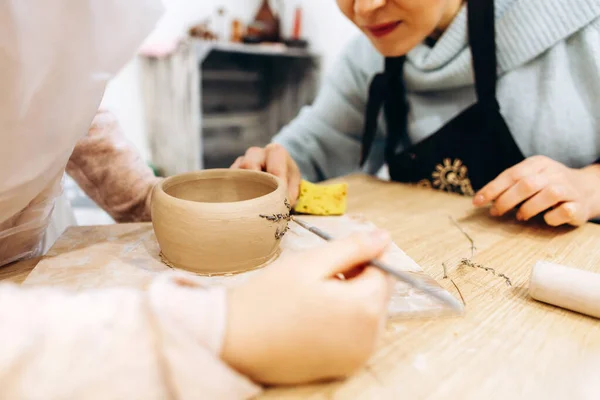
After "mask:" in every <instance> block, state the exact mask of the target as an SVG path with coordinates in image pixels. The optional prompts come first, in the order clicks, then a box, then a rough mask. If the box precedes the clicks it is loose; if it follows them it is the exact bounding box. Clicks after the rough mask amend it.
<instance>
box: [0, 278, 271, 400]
mask: <svg viewBox="0 0 600 400" xmlns="http://www.w3.org/2000/svg"><path fill="white" fill-rule="evenodd" d="M192 286H194V287H192ZM225 313H226V294H225V289H222V288H219V289H210V290H203V289H199V288H198V287H197V285H195V284H194V283H193V281H191V280H190V281H186V280H183V279H182V278H178V277H172V276H162V277H160V278H158V279H157V280H156V281H155V283H154V284H153V285H152V286H151V288H150V289H149V291H148V292H139V291H135V290H130V289H103V290H97V291H87V292H82V293H78V294H75V293H68V292H63V291H59V290H57V289H51V288H32V289H24V288H20V287H17V286H11V285H0V327H1V329H0V388H2V389H1V397H3V398H10V399H13V398H43V399H64V398H92V399H133V398H140V399H142V398H143V399H169V398H171V399H197V398H219V399H245V398H251V397H253V396H255V395H257V394H258V393H260V390H261V389H260V387H258V386H257V385H255V384H254V383H252V382H251V381H250V380H248V379H247V378H245V377H243V376H241V375H240V374H238V373H237V372H236V371H234V370H232V369H231V368H229V367H228V366H227V365H226V364H225V363H224V362H223V361H222V360H220V358H219V356H218V355H219V353H220V347H221V341H222V339H223V334H224V330H225V320H226V314H225Z"/></svg>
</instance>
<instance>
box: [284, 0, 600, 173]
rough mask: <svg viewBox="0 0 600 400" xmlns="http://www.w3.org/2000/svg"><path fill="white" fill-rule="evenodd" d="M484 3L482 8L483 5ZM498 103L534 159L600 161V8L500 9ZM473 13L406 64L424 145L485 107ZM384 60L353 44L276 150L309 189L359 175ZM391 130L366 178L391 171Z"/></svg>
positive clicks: (560, 4) (414, 125)
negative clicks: (476, 75)
mask: <svg viewBox="0 0 600 400" xmlns="http://www.w3.org/2000/svg"><path fill="white" fill-rule="evenodd" d="M479 1H483V0H479ZM496 20H497V22H496V31H497V34H496V43H497V47H498V49H497V52H498V74H499V75H498V76H499V81H498V101H499V103H500V105H501V112H502V114H503V116H504V118H505V119H506V122H507V124H508V126H509V128H510V130H511V132H512V134H513V136H514V138H515V141H516V142H517V144H518V145H519V147H520V148H521V151H522V152H523V153H524V155H525V156H532V155H536V154H543V155H546V156H549V157H551V158H553V159H554V160H557V161H560V162H562V163H564V164H566V165H568V166H570V167H582V166H585V165H587V164H590V163H592V162H593V161H595V160H596V159H597V158H599V157H600V0H496ZM471 61H472V59H471V53H470V50H469V46H468V39H467V13H466V8H465V7H463V9H462V10H461V11H460V13H459V14H458V15H457V17H456V18H455V20H454V21H453V22H452V24H451V25H450V27H449V28H448V29H447V30H446V32H445V33H444V35H443V36H442V37H441V38H440V39H439V40H438V42H437V43H436V44H435V46H434V47H433V48H430V47H428V46H426V45H425V44H422V45H419V46H417V47H416V48H414V49H413V50H412V51H411V52H410V53H409V54H408V55H407V62H406V66H405V72H404V75H405V81H406V86H407V89H408V101H409V103H410V114H409V127H408V130H409V135H410V138H411V140H412V142H413V143H417V142H419V141H421V140H423V139H425V138H426V137H427V136H429V135H431V134H432V133H433V132H435V131H436V130H437V129H439V128H440V127H442V126H443V125H444V124H445V123H446V122H448V121H449V120H450V119H452V118H453V117H455V116H456V115H457V114H459V113H460V112H462V111H463V110H465V109H466V108H468V107H469V106H470V105H471V104H473V103H474V102H475V101H476V96H475V88H474V79H473V69H472V66H471ZM383 64H384V60H383V57H382V56H381V55H380V54H379V53H377V51H376V50H375V49H374V47H373V46H372V45H371V44H370V43H369V41H368V39H367V38H366V37H363V36H361V37H359V38H357V39H356V40H353V41H352V42H351V43H350V44H349V45H348V47H347V48H346V49H345V51H344V52H343V55H342V56H341V59H340V60H339V62H338V63H337V65H336V67H335V68H334V69H333V70H332V71H331V73H330V74H329V76H328V78H327V80H326V82H325V83H324V85H323V87H322V88H321V90H320V92H319V95H318V96H317V99H316V100H315V102H314V103H313V105H312V106H310V107H306V108H305V109H303V110H302V112H301V113H300V115H299V116H298V117H297V118H296V119H295V120H294V121H292V122H291V123H290V124H289V125H288V126H287V127H285V128H284V129H283V130H282V131H281V132H280V133H279V134H278V135H277V136H276V137H275V138H274V141H275V142H277V143H280V144H282V145H283V146H284V147H286V148H287V149H288V151H289V152H290V153H291V155H292V157H293V158H294V159H295V160H296V162H297V163H298V165H299V166H300V169H301V171H302V174H303V176H304V178H305V179H309V180H312V181H320V180H322V179H326V178H332V177H336V176H340V175H344V174H348V173H351V172H358V171H359V159H360V146H361V137H362V131H363V125H364V114H365V107H366V102H367V94H368V88H369V84H370V82H371V79H372V78H373V76H374V75H375V74H376V73H378V72H380V71H382V69H383ZM384 132H385V121H384V120H383V117H381V118H380V122H379V132H378V138H377V139H376V142H375V144H374V146H373V150H372V152H371V156H370V158H369V160H368V161H367V164H366V165H365V169H364V172H367V173H371V174H374V173H377V172H378V171H379V170H380V168H381V167H382V166H383V164H384V160H383V150H384V148H383V138H384Z"/></svg>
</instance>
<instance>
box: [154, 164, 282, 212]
mask: <svg viewBox="0 0 600 400" xmlns="http://www.w3.org/2000/svg"><path fill="white" fill-rule="evenodd" d="M230 172H234V173H236V174H238V175H246V176H255V177H257V178H260V179H262V180H263V181H269V182H270V183H275V188H274V189H273V191H271V192H269V193H267V194H264V195H262V196H258V197H253V198H251V199H247V200H240V201H224V202H207V201H193V200H185V199H181V198H179V197H175V196H173V195H171V194H169V193H167V192H166V190H165V186H166V185H168V184H170V183H171V182H173V181H175V180H179V179H183V181H182V182H181V183H185V182H188V181H195V180H198V179H197V178H202V177H204V176H206V177H207V178H209V176H207V175H213V174H214V175H219V174H224V173H230ZM195 178H196V179H195ZM283 185H284V182H283V180H282V179H281V178H279V177H277V176H275V175H273V174H270V173H267V172H263V171H251V170H244V169H235V170H234V169H229V168H211V169H204V170H200V171H191V172H184V173H180V174H176V175H172V176H169V177H167V178H164V179H163V180H162V181H161V182H160V183H158V185H157V186H156V188H155V190H156V191H157V192H158V193H160V194H161V195H164V196H166V197H167V198H169V199H171V200H172V201H175V202H176V203H179V204H182V205H190V204H196V205H203V206H214V205H220V206H223V205H231V206H236V205H239V206H243V205H247V204H251V203H253V202H256V201H260V200H262V199H264V198H265V197H268V196H272V195H273V194H274V193H276V192H277V191H278V190H280V189H281V188H282V187H283ZM286 197H287V196H286Z"/></svg>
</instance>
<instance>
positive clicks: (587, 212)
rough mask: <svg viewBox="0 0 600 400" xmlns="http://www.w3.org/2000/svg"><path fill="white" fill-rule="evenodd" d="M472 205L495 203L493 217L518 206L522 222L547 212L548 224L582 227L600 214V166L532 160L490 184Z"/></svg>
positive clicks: (477, 195) (518, 165)
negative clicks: (584, 166) (575, 167)
mask: <svg viewBox="0 0 600 400" xmlns="http://www.w3.org/2000/svg"><path fill="white" fill-rule="evenodd" d="M473 203H474V205H475V206H478V207H482V206H486V205H488V204H490V203H493V205H492V208H491V210H490V213H491V215H492V216H501V215H504V214H506V213H507V212H509V211H510V210H512V209H514V208H517V207H518V208H519V210H518V212H517V219H518V220H520V221H527V220H529V219H531V218H533V217H535V216H536V215H538V214H541V213H544V219H545V221H546V223H547V224H548V225H551V226H559V225H563V224H570V225H573V226H580V225H583V224H585V223H586V222H587V221H589V220H590V219H591V218H595V217H597V216H598V215H600V211H599V208H600V166H597V165H593V166H590V167H587V168H583V169H573V168H568V167H566V166H565V165H563V164H561V163H559V162H556V161H554V160H552V159H550V158H548V157H544V156H534V157H530V158H528V159H526V160H525V161H523V162H521V163H519V164H517V165H515V166H514V167H512V168H509V169H507V170H506V171H504V172H503V173H501V174H500V175H499V176H498V177H497V178H496V179H495V180H493V181H492V182H490V183H489V184H487V185H486V186H485V187H484V188H483V189H481V190H480V191H479V192H478V193H477V194H476V195H475V198H474V201H473Z"/></svg>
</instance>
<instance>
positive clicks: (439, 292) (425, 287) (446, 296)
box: [291, 216, 464, 313]
mask: <svg viewBox="0 0 600 400" xmlns="http://www.w3.org/2000/svg"><path fill="white" fill-rule="evenodd" d="M291 220H292V221H294V222H295V223H297V224H298V225H300V226H301V227H302V228H304V229H306V230H308V231H309V232H311V233H313V234H315V235H317V236H319V237H320V238H321V239H323V240H326V241H332V240H334V238H333V237H332V236H331V235H330V234H328V233H327V232H324V231H323V230H321V229H319V228H317V227H316V226H312V225H310V224H308V223H306V222H305V221H302V220H300V219H298V218H296V217H294V216H292V217H291ZM369 265H372V266H374V267H376V268H379V269H380V270H381V271H383V272H386V273H387V274H389V275H391V276H393V277H394V278H396V279H398V280H399V281H402V282H404V283H406V284H408V285H410V286H412V287H413V288H415V289H417V290H420V291H422V292H424V293H426V294H428V295H429V296H431V297H433V298H435V299H437V300H438V301H440V302H441V303H443V304H445V305H447V306H449V307H450V308H451V309H453V310H455V311H457V312H459V313H462V312H463V311H464V306H463V304H462V303H460V302H459V301H458V300H457V299H455V298H454V297H453V296H452V295H451V294H450V293H448V292H447V291H445V290H444V289H443V288H442V287H438V286H430V285H429V284H428V283H426V282H424V281H422V280H420V279H417V278H415V277H413V276H411V275H410V274H408V273H407V272H403V271H398V270H396V269H395V268H392V267H391V266H389V265H386V264H385V263H383V262H381V261H379V260H375V259H373V260H370V261H369Z"/></svg>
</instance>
